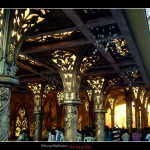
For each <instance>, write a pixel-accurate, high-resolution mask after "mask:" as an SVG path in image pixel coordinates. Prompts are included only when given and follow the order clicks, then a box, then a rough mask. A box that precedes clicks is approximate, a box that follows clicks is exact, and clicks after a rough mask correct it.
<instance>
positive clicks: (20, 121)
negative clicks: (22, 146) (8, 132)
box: [15, 106, 29, 137]
mask: <svg viewBox="0 0 150 150" xmlns="http://www.w3.org/2000/svg"><path fill="white" fill-rule="evenodd" d="M15 126H16V127H15V136H16V137H18V136H19V134H20V131H23V130H26V131H27V130H28V128H29V119H28V114H27V110H26V109H25V107H24V106H22V107H21V108H19V110H18V113H17V116H16V121H15Z"/></svg>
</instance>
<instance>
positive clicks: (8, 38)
mask: <svg viewBox="0 0 150 150" xmlns="http://www.w3.org/2000/svg"><path fill="white" fill-rule="evenodd" d="M39 13H40V15H38V14H39ZM43 13H44V14H46V11H45V10H43V12H41V11H40V10H34V11H30V9H0V141H7V140H8V128H9V104H10V96H11V87H12V86H14V85H18V84H19V79H18V78H16V77H15V73H16V61H17V58H18V55H19V50H20V47H21V45H22V43H23V41H24V39H25V38H26V36H27V35H28V34H29V33H31V31H33V30H32V29H33V28H34V27H36V25H37V24H38V23H40V22H41V21H43V20H44V18H43V16H44V14H43ZM39 19H40V20H39Z"/></svg>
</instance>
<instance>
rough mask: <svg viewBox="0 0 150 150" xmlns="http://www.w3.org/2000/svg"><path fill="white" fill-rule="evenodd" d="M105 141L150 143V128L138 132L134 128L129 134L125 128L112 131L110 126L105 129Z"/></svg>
mask: <svg viewBox="0 0 150 150" xmlns="http://www.w3.org/2000/svg"><path fill="white" fill-rule="evenodd" d="M104 133H105V141H134V142H137V141H150V127H149V128H143V129H140V130H138V129H137V128H133V129H132V132H131V133H129V131H128V129H125V128H119V127H118V128H114V129H111V128H109V127H108V126H106V127H105V132H104Z"/></svg>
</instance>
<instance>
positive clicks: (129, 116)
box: [124, 88, 133, 133]
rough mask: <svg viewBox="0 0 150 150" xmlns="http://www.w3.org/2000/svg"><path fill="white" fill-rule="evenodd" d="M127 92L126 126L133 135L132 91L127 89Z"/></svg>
mask: <svg viewBox="0 0 150 150" xmlns="http://www.w3.org/2000/svg"><path fill="white" fill-rule="evenodd" d="M124 90H125V101H126V125H127V129H128V130H129V133H132V123H133V121H132V94H131V89H130V88H126V89H124Z"/></svg>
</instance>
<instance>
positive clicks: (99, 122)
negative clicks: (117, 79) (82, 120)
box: [87, 77, 106, 141]
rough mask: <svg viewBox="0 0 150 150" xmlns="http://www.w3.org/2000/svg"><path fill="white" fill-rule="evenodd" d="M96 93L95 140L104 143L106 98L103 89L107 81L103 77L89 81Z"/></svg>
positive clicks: (92, 78)
mask: <svg viewBox="0 0 150 150" xmlns="http://www.w3.org/2000/svg"><path fill="white" fill-rule="evenodd" d="M87 81H88V82H89V83H90V85H91V86H92V88H93V92H94V113H95V127H96V131H95V134H96V135H95V138H96V141H104V129H105V113H106V110H105V109H104V97H103V93H102V88H103V84H104V81H105V79H104V78H101V77H91V78H89V79H88V80H87Z"/></svg>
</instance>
